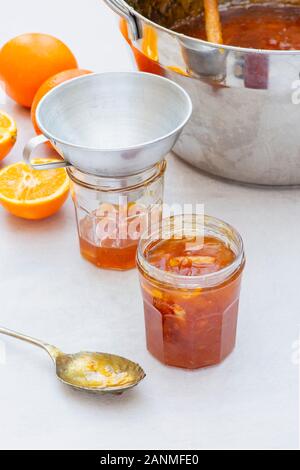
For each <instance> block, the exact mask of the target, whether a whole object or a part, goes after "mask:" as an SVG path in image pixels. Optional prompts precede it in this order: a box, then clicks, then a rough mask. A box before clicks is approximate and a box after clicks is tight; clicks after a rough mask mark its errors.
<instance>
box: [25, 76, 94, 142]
mask: <svg viewBox="0 0 300 470" xmlns="http://www.w3.org/2000/svg"><path fill="white" fill-rule="evenodd" d="M89 73H91V72H90V71H89V70H83V69H72V70H65V71H64V72H60V73H57V74H55V75H53V77H50V78H48V80H46V81H45V82H44V83H43V84H42V86H41V87H40V88H39V89H38V91H37V93H36V95H35V97H34V100H33V103H32V106H31V120H32V124H33V126H34V128H35V130H36V133H37V134H40V130H39V128H38V125H37V122H36V118H35V112H36V108H37V106H38V104H39V102H40V101H41V99H42V98H43V96H44V95H46V93H48V92H49V91H50V90H52V88H55V87H56V86H57V85H60V84H61V83H63V82H66V81H67V80H71V79H72V78H75V77H80V76H81V75H86V74H89Z"/></svg>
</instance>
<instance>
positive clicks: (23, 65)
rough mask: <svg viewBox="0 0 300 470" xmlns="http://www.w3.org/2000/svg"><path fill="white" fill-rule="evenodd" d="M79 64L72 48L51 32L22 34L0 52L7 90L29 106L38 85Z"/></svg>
mask: <svg viewBox="0 0 300 470" xmlns="http://www.w3.org/2000/svg"><path fill="white" fill-rule="evenodd" d="M76 67H77V62H76V59H75V57H74V55H73V54H72V52H71V51H70V49H69V48H68V47H67V46H66V45H65V44H64V43H63V42H61V41H60V40H59V39H57V38H55V37H53V36H49V35H48V34H39V33H30V34H22V35H21V36H17V37H16V38H14V39H11V40H10V41H8V42H7V43H6V44H5V45H4V46H3V47H2V49H1V51H0V79H1V80H2V81H3V82H4V83H5V87H6V89H5V91H6V93H7V94H8V95H9V96H10V97H11V98H12V99H13V100H15V101H16V102H17V103H19V104H21V105H23V106H26V107H28V108H30V106H31V104H32V101H33V98H34V95H35V94H36V92H37V91H38V89H39V87H40V86H41V85H42V84H43V83H44V81H45V80H47V79H48V78H49V77H51V76H52V75H54V74H56V73H58V72H62V71H63V70H67V69H74V68H76Z"/></svg>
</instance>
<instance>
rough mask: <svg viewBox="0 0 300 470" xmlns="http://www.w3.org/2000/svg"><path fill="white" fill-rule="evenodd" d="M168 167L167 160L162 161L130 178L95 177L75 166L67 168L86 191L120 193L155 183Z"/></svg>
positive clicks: (69, 173) (73, 179) (71, 177)
mask: <svg viewBox="0 0 300 470" xmlns="http://www.w3.org/2000/svg"><path fill="white" fill-rule="evenodd" d="M166 167H167V162H166V160H162V161H160V162H158V163H156V164H155V165H154V166H152V167H150V168H146V169H145V170H143V171H141V172H139V173H135V174H133V175H128V176H120V177H117V176H113V177H110V176H100V175H93V174H91V173H85V172H82V171H81V170H79V169H78V168H75V167H73V166H70V167H68V168H67V173H68V175H69V177H70V179H71V180H72V182H73V183H76V184H78V185H79V186H83V187H85V188H86V189H92V190H94V191H104V192H115V191H116V192H119V191H120V190H122V191H132V190H135V189H139V188H140V187H142V186H146V185H148V184H151V183H153V182H154V181H156V180H157V179H159V178H160V177H161V176H163V175H164V173H165V171H166Z"/></svg>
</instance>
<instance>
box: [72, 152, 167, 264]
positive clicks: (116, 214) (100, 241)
mask: <svg viewBox="0 0 300 470" xmlns="http://www.w3.org/2000/svg"><path fill="white" fill-rule="evenodd" d="M165 169H166V162H165V161H163V162H160V163H158V164H157V165H155V166H154V167H152V168H150V169H148V170H145V171H143V172H142V173H139V174H136V175H131V176H126V177H120V178H108V177H102V176H95V175H91V174H87V173H83V172H81V171H79V170H78V169H76V168H74V167H69V168H68V170H67V171H68V174H69V177H70V180H71V193H72V198H73V202H74V205H75V210H76V219H77V228H78V235H79V242H80V251H81V254H82V256H83V257H84V258H85V259H87V260H88V261H90V262H91V263H93V264H95V265H96V266H98V267H100V268H106V269H117V270H126V269H131V268H134V267H135V265H136V262H135V259H136V251H137V245H138V240H139V238H140V235H141V233H142V232H143V231H144V230H146V228H147V227H148V224H149V223H151V224H152V225H153V223H154V222H153V221H155V223H158V222H159V220H160V218H161V210H162V202H163V188H164V184H163V183H164V173H165Z"/></svg>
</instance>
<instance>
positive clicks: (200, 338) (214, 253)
mask: <svg viewBox="0 0 300 470" xmlns="http://www.w3.org/2000/svg"><path fill="white" fill-rule="evenodd" d="M202 242H203V244H202V245H201V243H200V242H199V239H197V238H194V239H191V238H189V239H182V240H174V239H171V240H164V241H158V242H154V243H153V244H152V245H151V246H150V247H149V248H148V249H147V251H146V253H145V257H146V259H147V260H148V262H149V263H150V264H152V265H153V266H156V267H157V268H159V269H161V270H163V271H167V272H173V273H176V274H181V275H185V276H191V277H192V276H196V275H201V274H208V273H213V272H217V271H219V270H220V269H222V268H224V267H226V266H228V265H230V264H231V263H232V262H233V261H234V260H235V254H234V253H233V251H232V250H231V249H230V248H229V247H227V246H226V245H225V244H224V243H223V242H222V241H221V240H218V239H216V238H213V237H205V238H204V240H202ZM242 269H243V266H241V267H240V268H239V269H238V270H237V271H236V272H235V273H234V274H233V275H232V277H231V278H230V279H226V280H225V281H223V283H222V284H219V285H217V286H215V287H212V288H200V287H199V288H187V289H183V288H178V287H176V285H174V287H170V286H169V285H167V284H164V283H162V282H160V281H156V280H154V279H152V278H150V277H149V276H148V275H147V274H146V273H145V272H143V270H142V269H141V271H142V272H141V284H142V291H143V298H144V311H145V324H146V337H147V347H148V350H149V351H150V352H151V353H152V354H153V356H155V357H156V358H157V359H159V360H160V361H161V362H163V363H165V364H167V365H171V366H177V367H183V368H189V369H194V368H199V367H205V366H209V365H213V364H218V363H219V362H221V361H222V360H223V359H224V358H225V357H226V356H228V355H229V354H230V353H231V352H232V350H233V348H234V345H235V339H236V327H237V314H238V302H239V291H240V281H241V273H242Z"/></svg>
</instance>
